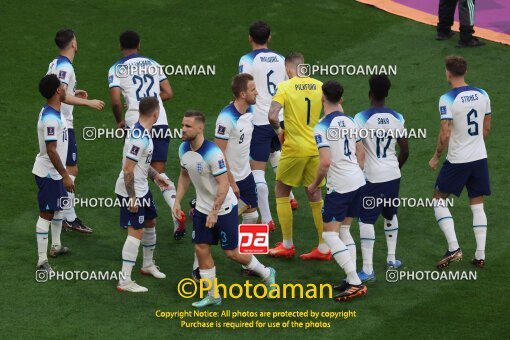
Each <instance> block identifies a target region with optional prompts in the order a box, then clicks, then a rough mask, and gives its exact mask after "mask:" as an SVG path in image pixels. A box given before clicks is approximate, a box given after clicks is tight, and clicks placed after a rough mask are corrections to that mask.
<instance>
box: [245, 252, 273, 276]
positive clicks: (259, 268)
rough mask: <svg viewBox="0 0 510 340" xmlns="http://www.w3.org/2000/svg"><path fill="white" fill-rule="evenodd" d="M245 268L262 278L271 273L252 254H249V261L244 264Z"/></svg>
mask: <svg viewBox="0 0 510 340" xmlns="http://www.w3.org/2000/svg"><path fill="white" fill-rule="evenodd" d="M246 269H249V270H251V271H252V272H255V273H256V274H257V275H258V276H260V277H261V278H262V279H263V280H265V279H267V278H268V277H269V275H270V274H271V271H270V270H269V268H267V267H264V265H263V264H262V263H260V262H259V260H257V258H256V257H255V256H254V255H252V256H251V261H250V263H248V264H247V265H246Z"/></svg>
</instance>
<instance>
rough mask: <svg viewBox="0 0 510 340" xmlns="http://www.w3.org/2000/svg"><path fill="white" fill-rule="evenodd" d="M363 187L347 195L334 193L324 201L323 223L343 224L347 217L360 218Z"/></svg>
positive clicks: (328, 195)
mask: <svg viewBox="0 0 510 340" xmlns="http://www.w3.org/2000/svg"><path fill="white" fill-rule="evenodd" d="M362 189H363V187H361V188H359V189H356V190H354V191H350V192H346V193H343V194H341V193H338V192H332V193H330V194H327V195H326V198H325V199H324V208H323V209H322V221H324V222H325V223H328V222H335V221H336V222H342V221H343V220H344V219H345V218H346V217H358V216H359V207H360V204H361V190H362Z"/></svg>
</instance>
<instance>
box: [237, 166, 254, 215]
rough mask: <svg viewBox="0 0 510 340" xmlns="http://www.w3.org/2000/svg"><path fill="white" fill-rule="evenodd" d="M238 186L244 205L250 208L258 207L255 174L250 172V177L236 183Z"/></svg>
mask: <svg viewBox="0 0 510 340" xmlns="http://www.w3.org/2000/svg"><path fill="white" fill-rule="evenodd" d="M236 184H237V186H238V187H239V192H240V196H241V199H242V200H243V201H244V203H246V204H248V205H249V206H250V208H256V207H258V204H257V184H255V178H254V177H253V174H252V173H251V172H250V174H249V175H248V177H246V178H245V179H243V180H240V181H238V182H236Z"/></svg>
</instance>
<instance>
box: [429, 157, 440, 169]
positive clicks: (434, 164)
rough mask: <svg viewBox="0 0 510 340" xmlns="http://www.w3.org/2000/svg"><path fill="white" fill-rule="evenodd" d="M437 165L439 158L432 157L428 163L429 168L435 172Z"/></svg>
mask: <svg viewBox="0 0 510 340" xmlns="http://www.w3.org/2000/svg"><path fill="white" fill-rule="evenodd" d="M438 164H439V158H437V157H436V155H434V156H433V157H432V158H431V159H430V161H429V166H430V168H431V169H432V170H436V169H437V165H438Z"/></svg>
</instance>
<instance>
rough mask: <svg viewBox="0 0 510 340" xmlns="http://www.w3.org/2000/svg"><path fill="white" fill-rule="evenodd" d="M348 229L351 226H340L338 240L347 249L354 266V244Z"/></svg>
mask: <svg viewBox="0 0 510 340" xmlns="http://www.w3.org/2000/svg"><path fill="white" fill-rule="evenodd" d="M350 228H351V226H350V225H349V224H342V225H341V226H340V240H342V243H343V244H345V246H346V247H347V249H349V254H350V255H351V259H352V262H354V264H356V243H354V239H353V238H352V235H351V232H350Z"/></svg>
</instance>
